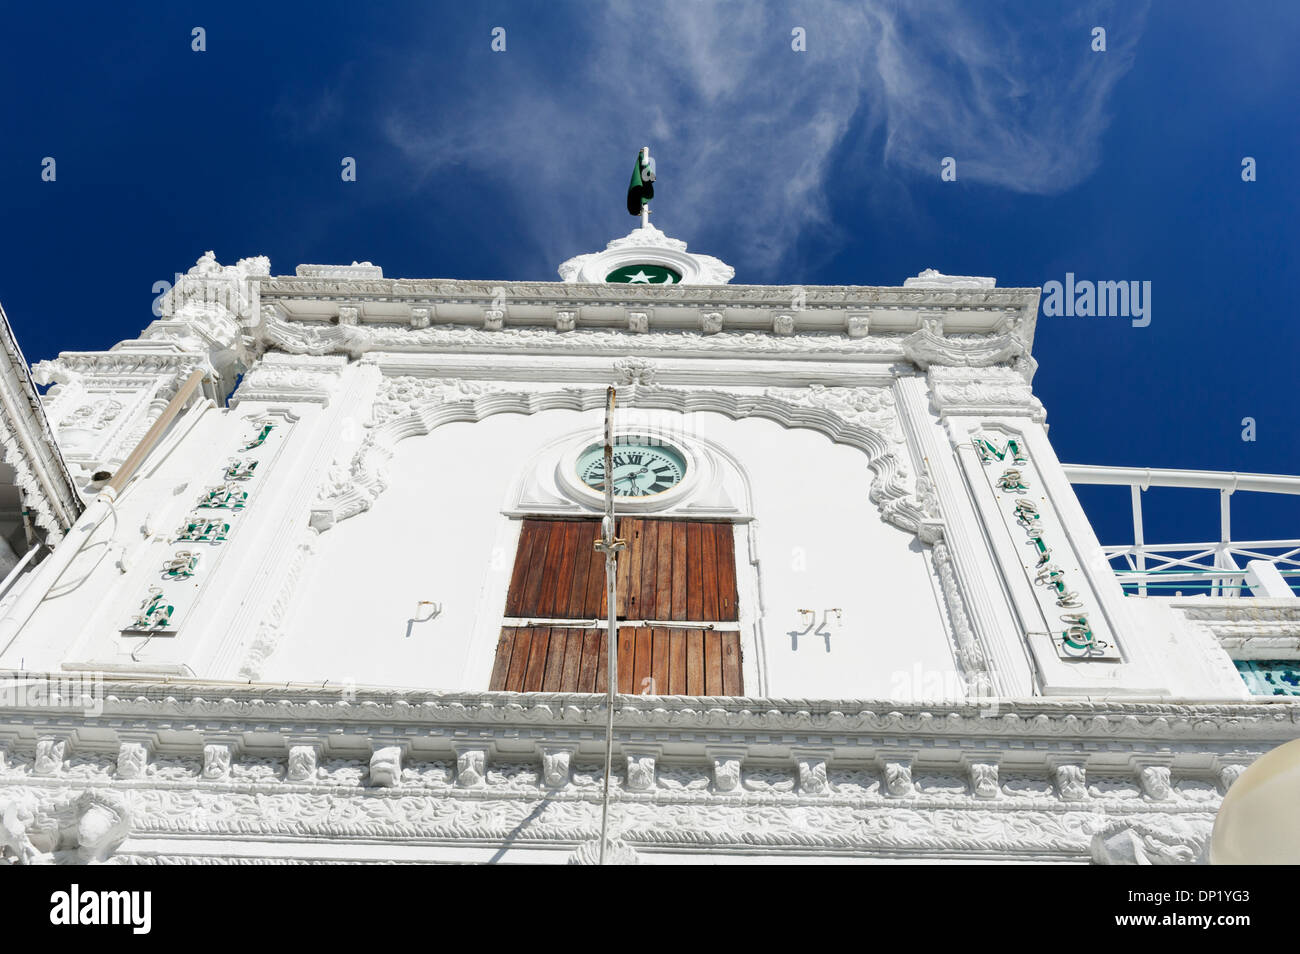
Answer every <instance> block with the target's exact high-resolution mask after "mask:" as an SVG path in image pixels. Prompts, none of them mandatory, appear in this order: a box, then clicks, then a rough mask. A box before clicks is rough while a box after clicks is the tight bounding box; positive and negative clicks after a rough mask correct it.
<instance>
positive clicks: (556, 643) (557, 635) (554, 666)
mask: <svg viewBox="0 0 1300 954" xmlns="http://www.w3.org/2000/svg"><path fill="white" fill-rule="evenodd" d="M568 641H569V631H568V630H567V629H562V628H560V627H558V626H557V627H555V628H554V629H552V630H551V641H550V645H549V646H547V649H546V669H545V671H544V672H543V673H542V692H559V691H560V688H561V686H560V677H561V676H562V675H563V673H564V651H565V648H566V646H567V644H568Z"/></svg>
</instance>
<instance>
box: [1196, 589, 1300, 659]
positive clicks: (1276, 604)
mask: <svg viewBox="0 0 1300 954" xmlns="http://www.w3.org/2000/svg"><path fill="white" fill-rule="evenodd" d="M1171 605H1172V607H1173V609H1174V610H1175V611H1176V612H1179V613H1181V614H1182V615H1183V617H1184V618H1185V619H1187V620H1188V621H1190V622H1192V623H1194V624H1200V625H1202V626H1204V627H1205V628H1206V629H1208V630H1209V631H1210V632H1211V633H1213V634H1214V637H1215V638H1216V639H1217V640H1218V641H1219V645H1220V646H1222V647H1223V649H1224V650H1225V651H1226V652H1227V653H1228V654H1229V655H1230V656H1231V657H1232V658H1233V659H1296V658H1300V599H1269V598H1265V597H1252V598H1250V599H1242V598H1240V597H1236V598H1226V599H1210V598H1200V599H1196V600H1189V601H1180V600H1175V601H1174V602H1173V603H1172V604H1171Z"/></svg>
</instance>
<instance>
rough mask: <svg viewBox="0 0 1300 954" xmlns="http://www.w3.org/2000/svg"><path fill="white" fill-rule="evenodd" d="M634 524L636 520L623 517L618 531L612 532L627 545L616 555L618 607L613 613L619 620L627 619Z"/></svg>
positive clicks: (619, 522)
mask: <svg viewBox="0 0 1300 954" xmlns="http://www.w3.org/2000/svg"><path fill="white" fill-rule="evenodd" d="M635 523H636V520H634V519H632V518H631V517H623V518H622V519H621V520H619V521H618V525H617V526H618V529H617V530H615V531H614V536H616V537H618V538H619V539H621V540H623V541H625V542H626V543H627V547H626V548H625V549H624V550H622V551H620V552H619V554H618V575H617V577H616V580H617V585H618V605H617V606H616V607H615V610H614V612H615V614H616V615H617V616H618V618H619V619H626V618H627V598H628V581H629V580H631V579H633V575H632V530H633V525H634V524H635Z"/></svg>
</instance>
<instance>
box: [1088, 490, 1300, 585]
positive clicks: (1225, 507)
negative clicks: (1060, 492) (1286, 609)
mask: <svg viewBox="0 0 1300 954" xmlns="http://www.w3.org/2000/svg"><path fill="white" fill-rule="evenodd" d="M1063 466H1064V468H1065V475H1066V477H1067V478H1069V480H1070V483H1072V484H1110V485H1113V486H1127V487H1128V488H1129V494H1130V498H1131V500H1132V505H1133V543H1131V544H1128V545H1122V546H1103V547H1102V552H1103V553H1104V554H1105V555H1106V559H1107V560H1109V561H1110V563H1111V566H1112V567H1114V569H1115V574H1116V576H1118V577H1119V579H1120V582H1121V583H1122V584H1123V585H1124V587H1125V589H1126V591H1128V592H1135V593H1137V594H1138V595H1140V596H1146V595H1148V591H1153V592H1152V593H1151V595H1166V596H1173V595H1176V593H1178V592H1182V591H1186V590H1190V591H1192V592H1208V593H1209V595H1211V596H1241V595H1243V594H1244V593H1249V594H1250V595H1253V596H1294V595H1296V594H1295V592H1293V588H1294V586H1295V585H1296V584H1300V539H1291V540H1237V541H1234V540H1233V539H1232V495H1233V494H1234V493H1237V492H1238V491H1246V492H1252V493H1267V494H1297V495H1300V477H1292V476H1285V475H1280V474H1237V473H1225V472H1223V471H1213V470H1158V469H1152V468H1146V467H1095V466H1092V465H1088V464H1064V465H1063ZM1149 487H1195V488H1200V489H1204V490H1218V491H1219V539H1218V540H1217V541H1212V542H1204V543H1162V544H1148V543H1147V542H1146V541H1145V539H1144V537H1143V534H1142V491H1144V490H1146V489H1148V488H1149Z"/></svg>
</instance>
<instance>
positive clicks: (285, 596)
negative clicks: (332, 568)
mask: <svg viewBox="0 0 1300 954" xmlns="http://www.w3.org/2000/svg"><path fill="white" fill-rule="evenodd" d="M314 552H315V547H314V544H313V543H312V541H311V539H306V540H303V541H301V542H300V543H299V544H298V545H297V546H296V547H295V548H294V551H293V555H292V556H291V557H290V559H289V569H288V572H287V573H286V574H285V577H284V580H283V582H282V583H281V584H280V588H279V590H277V591H276V594H275V599H274V600H273V601H272V602H271V605H270V607H269V608H268V609H267V611H266V615H265V616H264V617H263V618H262V620H261V621H260V622H259V623H258V624H257V631H256V632H255V633H254V634H253V640H252V643H251V644H250V645H249V647H248V651H247V653H246V654H245V656H244V661H243V663H242V664H241V665H240V667H239V675H240V677H241V678H243V679H261V678H262V668H263V667H264V666H265V665H266V661H267V660H268V659H270V658H271V656H272V655H273V654H274V653H275V650H276V647H278V646H279V645H280V641H281V640H282V639H283V638H284V620H285V616H286V614H287V612H288V609H289V604H290V602H291V601H292V600H293V596H294V594H295V593H296V592H297V591H298V581H299V579H300V578H301V577H302V570H303V567H304V566H305V565H306V563H307V559H308V558H309V557H310V556H311V555H312V554H313V553H314Z"/></svg>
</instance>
